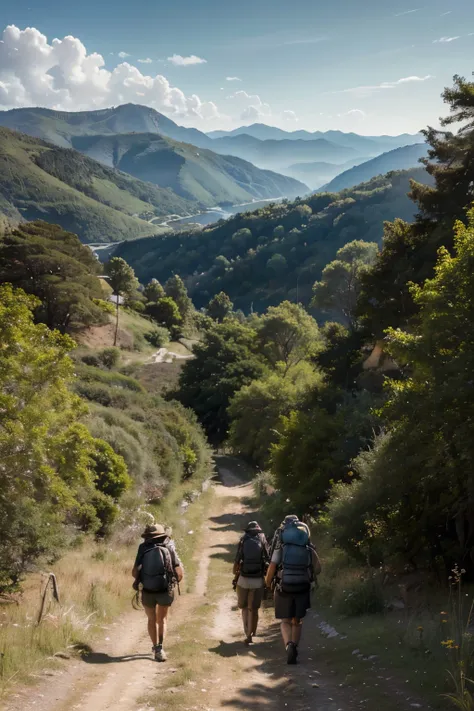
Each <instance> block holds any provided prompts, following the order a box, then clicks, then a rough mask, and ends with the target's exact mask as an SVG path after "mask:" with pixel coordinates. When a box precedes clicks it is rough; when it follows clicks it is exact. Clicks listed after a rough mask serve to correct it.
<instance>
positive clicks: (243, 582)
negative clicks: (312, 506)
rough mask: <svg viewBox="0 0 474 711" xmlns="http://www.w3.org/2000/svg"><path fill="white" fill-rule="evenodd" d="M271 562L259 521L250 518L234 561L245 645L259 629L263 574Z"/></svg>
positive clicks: (235, 584)
mask: <svg viewBox="0 0 474 711" xmlns="http://www.w3.org/2000/svg"><path fill="white" fill-rule="evenodd" d="M268 562H269V556H268V543H267V539H266V538H265V534H264V533H263V531H262V529H261V528H260V525H259V524H258V523H257V521H250V522H249V523H248V524H247V525H246V527H245V531H244V535H243V536H242V537H241V539H240V541H239V544H238V547H237V553H236V556H235V561H234V587H235V589H236V591H237V603H238V606H239V608H240V610H241V611H242V621H243V625H244V633H245V644H247V645H248V644H252V642H253V636H254V635H255V634H256V632H257V625H258V611H259V609H260V606H261V604H262V600H263V590H264V587H263V585H264V575H265V571H266V566H267V565H268Z"/></svg>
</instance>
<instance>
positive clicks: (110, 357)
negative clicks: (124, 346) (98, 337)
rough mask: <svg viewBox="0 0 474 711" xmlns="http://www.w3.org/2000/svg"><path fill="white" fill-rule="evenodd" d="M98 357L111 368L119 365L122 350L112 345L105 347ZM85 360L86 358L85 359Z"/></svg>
mask: <svg viewBox="0 0 474 711" xmlns="http://www.w3.org/2000/svg"><path fill="white" fill-rule="evenodd" d="M98 359H99V361H100V363H102V365H104V366H105V367H106V368H108V369H109V370H111V369H112V368H115V366H116V365H118V362H119V360H120V350H119V349H118V348H115V347H114V346H111V347H110V348H104V350H103V351H101V352H100V353H99V355H98ZM83 360H84V359H83ZM88 365H94V364H93V363H88Z"/></svg>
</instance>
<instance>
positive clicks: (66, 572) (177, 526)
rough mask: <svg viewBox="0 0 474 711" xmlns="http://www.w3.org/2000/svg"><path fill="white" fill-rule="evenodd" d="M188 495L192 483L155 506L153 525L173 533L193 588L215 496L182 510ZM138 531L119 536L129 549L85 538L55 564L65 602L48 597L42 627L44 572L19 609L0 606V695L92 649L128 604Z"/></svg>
mask: <svg viewBox="0 0 474 711" xmlns="http://www.w3.org/2000/svg"><path fill="white" fill-rule="evenodd" d="M189 490H190V485H189V484H188V485H183V486H181V487H177V488H176V490H175V492H174V494H173V496H172V497H170V498H169V499H168V500H167V501H166V502H164V503H163V505H161V506H160V507H155V509H154V514H155V517H156V520H157V521H162V522H164V523H166V524H167V525H170V526H171V527H172V528H173V538H174V539H175V541H176V546H177V549H178V551H179V554H180V556H181V558H182V560H183V564H184V567H185V570H186V585H187V587H188V588H189V587H191V586H192V585H193V583H194V579H195V575H196V569H197V563H198V561H197V560H196V557H195V556H193V554H194V553H195V551H196V547H197V546H198V540H199V535H200V530H201V523H202V520H203V518H204V517H205V512H206V510H207V509H208V507H209V504H210V500H211V497H212V495H213V491H212V488H211V489H208V490H207V491H206V492H204V493H203V494H202V495H201V496H199V498H197V499H196V500H195V501H194V502H193V503H192V504H190V505H189V506H188V508H187V510H186V511H185V512H184V511H183V510H182V509H181V508H180V506H179V504H180V502H181V501H182V500H183V497H184V496H185V495H186V494H189ZM140 530H141V529H140ZM139 533H140V531H139V530H138V528H137V530H136V532H135V535H133V536H131V537H126V536H125V537H123V538H122V539H121V540H122V541H127V540H129V541H130V542H129V543H128V544H127V543H123V542H121V543H120V544H119V543H115V544H114V543H109V544H97V543H95V542H94V541H93V540H88V541H85V542H84V544H83V545H82V546H81V547H80V548H77V549H75V550H71V551H69V552H68V553H67V554H66V555H65V556H64V557H63V558H62V559H61V560H59V561H58V562H57V563H55V564H54V565H53V566H52V568H51V570H52V571H53V572H54V573H55V575H56V578H57V581H58V585H59V593H60V603H61V604H60V605H58V603H57V602H55V601H53V600H52V599H51V597H50V596H49V594H48V602H47V605H46V609H45V615H44V618H43V621H42V623H41V625H39V626H38V625H37V624H36V622H37V618H38V613H39V610H40V605H41V596H42V593H43V590H44V587H45V584H46V581H47V576H45V575H42V574H40V573H35V574H33V575H31V576H29V577H28V579H27V580H26V581H25V586H24V592H23V595H22V597H21V600H20V604H19V605H16V604H3V605H0V696H1V695H2V694H3V693H5V692H7V691H8V690H9V689H10V688H11V685H12V684H14V683H17V682H20V681H22V682H25V681H28V680H31V679H32V678H34V676H35V674H36V673H37V672H38V671H39V670H41V669H42V668H44V667H45V666H54V664H55V662H56V661H57V660H56V659H55V657H54V655H55V654H58V653H67V654H74V647H75V646H77V649H78V650H80V648H81V647H83V646H84V645H88V644H89V643H90V642H91V641H92V640H93V638H94V636H96V635H97V634H99V633H100V632H101V631H102V629H103V627H104V626H105V625H107V624H108V623H109V622H110V621H111V620H113V619H115V618H116V617H117V616H118V615H119V614H120V613H121V611H123V610H124V609H126V608H127V607H128V606H130V601H131V599H132V594H133V590H132V587H131V582H132V578H131V575H130V573H131V568H132V565H133V559H134V556H135V552H136V547H137V544H138V543H139V542H140V539H139ZM48 572H49V571H48Z"/></svg>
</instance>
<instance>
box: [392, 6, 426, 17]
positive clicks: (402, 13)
mask: <svg viewBox="0 0 474 711" xmlns="http://www.w3.org/2000/svg"><path fill="white" fill-rule="evenodd" d="M419 11H420V8H419V7H417V8H415V9H414V10H405V12H398V13H397V14H396V15H394V17H404V16H405V15H413V13H414V12H419Z"/></svg>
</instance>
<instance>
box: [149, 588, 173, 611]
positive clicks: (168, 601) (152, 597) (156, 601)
mask: <svg viewBox="0 0 474 711" xmlns="http://www.w3.org/2000/svg"><path fill="white" fill-rule="evenodd" d="M173 601H174V590H173V591H172V592H171V594H170V593H169V592H148V590H142V605H143V607H156V606H157V605H160V606H161V607H169V606H170V605H172V604H173Z"/></svg>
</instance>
